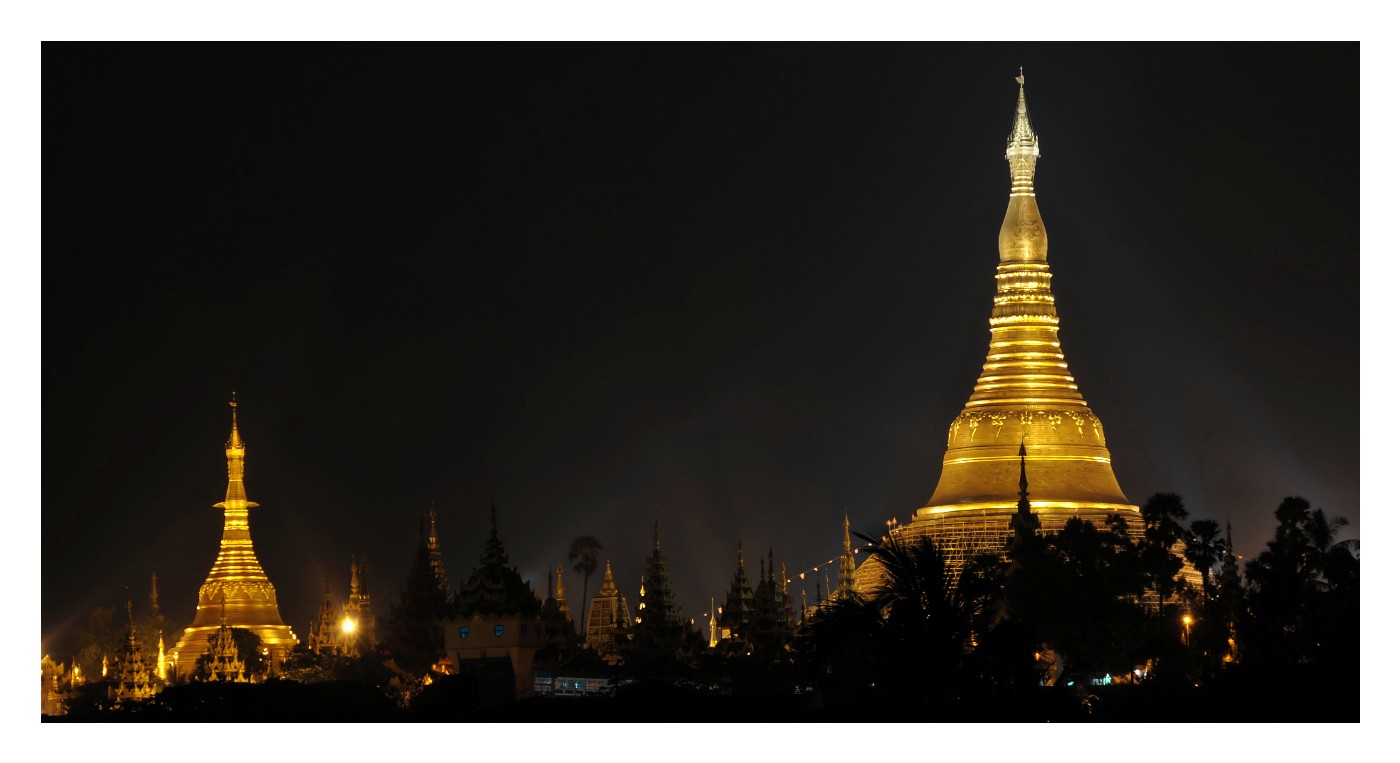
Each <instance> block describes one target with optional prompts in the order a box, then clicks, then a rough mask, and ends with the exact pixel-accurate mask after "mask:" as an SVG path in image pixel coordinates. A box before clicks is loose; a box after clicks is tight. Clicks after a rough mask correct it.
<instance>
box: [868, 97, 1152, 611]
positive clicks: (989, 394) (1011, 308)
mask: <svg viewBox="0 0 1400 763" xmlns="http://www.w3.org/2000/svg"><path fill="white" fill-rule="evenodd" d="M1016 81H1017V83H1018V85H1020V92H1019V94H1018V95H1017V99H1016V116H1015V119H1014V121H1013V122H1012V127H1011V135H1010V136H1009V137H1008V138H1007V141H1006V161H1007V162H1008V163H1009V164H1010V168H1011V198H1010V200H1009V202H1008V203H1007V206H1006V217H1005V218H1004V219H1003V220H1002V224H1001V232H1000V235H999V236H998V238H997V248H998V250H999V252H1000V261H999V262H998V264H997V272H996V285H997V286H996V296H995V297H994V298H993V302H992V316H991V320H990V323H991V345H990V347H989V349H988V351H987V360H986V362H985V363H984V364H983V365H982V373H981V375H980V376H979V377H978V379H977V384H976V386H975V387H974V388H973V390H972V396H971V397H970V398H968V401H967V404H966V405H965V406H963V410H962V413H960V414H959V415H958V416H957V418H955V419H953V422H952V424H950V425H949V426H948V444H947V447H948V449H947V452H946V453H945V454H944V456H943V472H942V474H941V476H940V477H939V479H938V484H937V487H936V488H935V489H934V491H933V495H932V496H931V497H930V498H929V499H928V502H927V503H926V504H925V505H924V506H923V507H922V508H920V509H919V510H918V511H917V512H915V514H914V517H913V521H912V522H911V523H910V524H908V525H903V526H895V527H894V528H892V532H895V533H898V534H901V535H904V536H905V537H906V538H907V537H913V536H920V535H925V536H928V537H930V538H932V539H933V540H934V542H936V543H938V544H939V545H941V546H943V547H944V548H945V549H947V550H948V551H949V552H950V556H951V558H952V561H953V562H954V564H955V565H956V566H959V567H960V565H961V563H962V562H963V561H964V560H966V559H967V558H968V557H969V556H971V555H973V554H976V553H979V552H997V553H1003V552H1004V551H1005V548H1006V543H1007V538H1008V536H1009V534H1010V523H1011V518H1012V517H1013V516H1014V515H1015V514H1016V508H1017V502H1018V494H1017V488H1018V482H1019V480H1018V476H1019V475H1018V473H1019V471H1020V469H1021V457H1020V455H1019V453H1020V448H1021V446H1022V444H1023V443H1024V447H1025V450H1024V453H1025V460H1024V464H1025V466H1024V469H1025V471H1024V477H1023V479H1025V480H1027V481H1028V483H1029V486H1030V487H1029V493H1030V495H1029V497H1030V507H1031V511H1033V512H1034V514H1035V515H1036V517H1038V518H1039V521H1040V527H1041V530H1042V532H1055V531H1058V530H1059V529H1060V528H1061V527H1063V526H1064V523H1065V521H1066V520H1068V519H1069V518H1070V517H1080V518H1083V519H1085V520H1090V521H1093V522H1094V523H1095V524H1096V525H1098V526H1100V527H1102V526H1103V522H1104V520H1105V519H1106V518H1107V517H1108V516H1109V515H1110V514H1115V513H1116V514H1120V515H1122V516H1123V517H1124V519H1125V520H1127V522H1128V528H1129V532H1130V533H1132V534H1133V535H1134V536H1139V535H1140V534H1141V532H1142V519H1141V515H1140V514H1139V512H1138V507H1137V506H1134V505H1133V504H1131V503H1129V502H1128V499H1127V498H1126V497H1124V495H1123V490H1122V489H1121V488H1120V487H1119V486H1118V479H1117V478H1116V477H1115V476H1114V475H1113V465H1112V462H1111V461H1110V458H1109V453H1108V447H1107V443H1106V440H1105V438H1104V428H1103V424H1102V423H1101V422H1100V421H1099V418H1098V417H1097V416H1095V415H1094V413H1093V411H1091V410H1089V405H1088V403H1086V402H1085V401H1084V396H1083V395H1081V394H1080V392H1079V385H1078V384H1077V383H1076V382H1075V379H1074V377H1073V376H1072V375H1070V372H1069V365H1068V364H1067V363H1066V362H1065V354H1064V351H1063V350H1062V349H1061V347H1060V339H1059V330H1060V319H1059V316H1058V315H1057V314H1056V312H1055V297H1054V295H1053V294H1051V292H1050V265H1049V263H1048V261H1047V260H1046V252H1047V250H1048V248H1049V246H1048V239H1047V237H1046V233H1045V223H1044V221H1043V220H1042V219H1041V216H1040V209H1039V207H1038V206H1037V205H1036V200H1035V187H1034V180H1035V164H1036V159H1037V158H1039V156H1040V140H1039V138H1038V137H1037V136H1036V134H1035V132H1034V131H1033V130H1032V129H1031V120H1030V114H1029V112H1028V111H1027V109H1026V90H1025V77H1024V76H1019V77H1017V78H1016ZM868 566H869V565H865V566H864V567H862V571H865V567H868ZM868 575H869V573H868V572H866V573H865V574H862V575H859V576H858V577H860V578H863V579H864V578H867V577H868ZM861 588H865V586H864V585H862V586H861Z"/></svg>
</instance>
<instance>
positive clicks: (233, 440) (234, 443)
mask: <svg viewBox="0 0 1400 763" xmlns="http://www.w3.org/2000/svg"><path fill="white" fill-rule="evenodd" d="M228 407H229V408H232V409H233V431H231V432H230V433H229V436H228V442H226V443H224V448H225V449H226V450H243V438H242V437H239V436H238V391H237V390H234V392H233V395H232V399H230V400H229V401H228Z"/></svg>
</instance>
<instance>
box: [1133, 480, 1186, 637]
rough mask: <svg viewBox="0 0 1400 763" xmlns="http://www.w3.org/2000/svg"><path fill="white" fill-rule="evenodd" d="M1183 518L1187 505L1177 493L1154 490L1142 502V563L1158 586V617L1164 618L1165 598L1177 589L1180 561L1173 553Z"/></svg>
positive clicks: (1153, 583)
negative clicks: (1153, 492) (1151, 494)
mask: <svg viewBox="0 0 1400 763" xmlns="http://www.w3.org/2000/svg"><path fill="white" fill-rule="evenodd" d="M1185 518H1186V507H1185V506H1184V505H1182V503H1181V496H1179V495H1177V494H1176V493H1157V494H1155V495H1153V496H1152V497H1151V498H1148V499H1147V503H1144V504H1143V505H1142V521H1143V524H1144V528H1143V545H1142V551H1143V563H1144V565H1145V569H1146V571H1147V574H1148V575H1149V576H1150V577H1151V579H1152V586H1153V587H1154V588H1156V589H1157V612H1158V615H1159V617H1161V618H1165V617H1166V609H1165V607H1164V605H1165V604H1166V600H1167V599H1169V598H1171V595H1172V594H1173V593H1175V592H1176V589H1177V573H1178V572H1180V571H1181V566H1182V561H1181V557H1179V556H1177V555H1176V551H1175V546H1176V544H1177V542H1178V541H1180V540H1182V539H1183V538H1184V536H1185V535H1186V529H1185V528H1183V527H1182V526H1181V520H1183V519H1185ZM1163 622H1165V619H1164V620H1163Z"/></svg>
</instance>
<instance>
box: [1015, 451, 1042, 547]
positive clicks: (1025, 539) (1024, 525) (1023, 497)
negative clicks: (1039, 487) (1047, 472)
mask: <svg viewBox="0 0 1400 763" xmlns="http://www.w3.org/2000/svg"><path fill="white" fill-rule="evenodd" d="M1020 456H1021V481H1020V483H1019V484H1020V486H1021V491H1020V493H1018V495H1020V500H1018V501H1017V502H1016V514H1015V516H1013V517H1011V528H1010V529H1011V538H1010V540H1009V541H1008V545H1007V550H1008V551H1009V552H1011V553H1010V555H1011V556H1012V557H1013V558H1012V560H1011V563H1012V565H1013V566H1018V564H1017V561H1016V559H1015V558H1014V557H1015V551H1016V550H1018V549H1020V548H1021V547H1022V546H1024V545H1025V544H1026V543H1029V542H1030V540H1031V539H1033V538H1034V537H1035V531H1036V530H1039V529H1040V519H1039V518H1038V517H1037V516H1036V515H1035V514H1034V513H1033V512H1032V511H1031V498H1030V492H1029V488H1030V483H1028V482H1026V440H1025V438H1022V439H1021V451H1020Z"/></svg>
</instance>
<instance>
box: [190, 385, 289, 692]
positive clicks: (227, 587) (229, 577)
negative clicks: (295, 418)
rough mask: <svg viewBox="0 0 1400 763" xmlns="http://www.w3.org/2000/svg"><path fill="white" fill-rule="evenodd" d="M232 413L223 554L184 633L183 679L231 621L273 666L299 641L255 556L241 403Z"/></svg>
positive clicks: (218, 505) (219, 505) (221, 542)
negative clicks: (250, 636) (241, 432)
mask: <svg viewBox="0 0 1400 763" xmlns="http://www.w3.org/2000/svg"><path fill="white" fill-rule="evenodd" d="M229 407H230V408H232V409H233V431H232V433H230V434H229V437H228V442H227V443H225V444H224V456H225V458H227V460H228V490H227V491H226V492H225V493H224V500H223V502H221V503H216V504H214V508H216V509H223V510H224V535H223V538H221V539H220V540H219V555H218V557H217V558H215V560H214V568H213V569H211V570H210V571H209V577H208V578H206V579H205V581H204V585H202V586H200V587H199V605H198V606H197V608H196V609H195V615H194V623H193V624H192V625H191V626H190V627H188V628H186V629H185V632H184V634H183V635H182V636H181V637H180V642H179V643H178V644H177V645H176V646H175V660H174V662H175V665H176V667H177V670H178V671H179V673H178V675H179V676H180V677H181V678H182V679H183V678H185V677H188V676H189V675H190V674H191V672H192V671H193V670H194V665H195V662H196V661H197V660H198V659H199V656H200V655H202V654H204V653H205V652H206V651H208V650H209V636H210V635H212V634H214V633H215V632H217V631H218V630H219V627H220V626H221V625H223V624H224V623H227V624H228V626H229V627H230V628H247V629H248V630H250V631H252V632H253V633H256V634H257V635H258V636H259V637H260V638H261V639H262V644H263V647H265V648H266V649H267V650H268V652H267V654H268V658H269V660H270V662H271V664H272V665H276V664H278V663H280V662H281V660H282V658H284V657H286V655H287V653H288V652H290V651H291V649H292V647H293V646H296V643H297V638H296V635H295V634H293V633H292V629H291V628H290V627H288V626H286V625H284V624H283V623H282V616H281V615H280V614H278V612H277V591H276V589H274V588H273V587H272V582H271V581H269V580H268V579H267V573H265V572H263V569H262V565H261V564H259V563H258V557H257V555H255V554H254V553H253V537H252V535H250V534H249V532H248V509H252V508H256V507H257V505H258V504H256V503H254V502H253V501H250V500H248V495H247V493H245V492H244V490H243V457H244V453H245V451H246V447H245V445H244V442H243V438H242V437H240V436H239V434H238V400H237V397H236V396H235V398H234V400H232V401H231V402H229Z"/></svg>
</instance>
